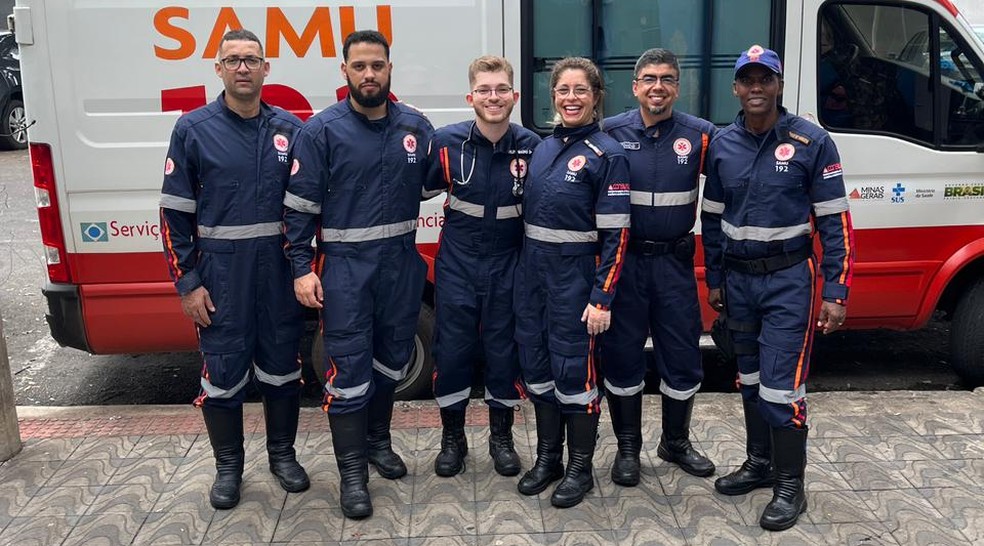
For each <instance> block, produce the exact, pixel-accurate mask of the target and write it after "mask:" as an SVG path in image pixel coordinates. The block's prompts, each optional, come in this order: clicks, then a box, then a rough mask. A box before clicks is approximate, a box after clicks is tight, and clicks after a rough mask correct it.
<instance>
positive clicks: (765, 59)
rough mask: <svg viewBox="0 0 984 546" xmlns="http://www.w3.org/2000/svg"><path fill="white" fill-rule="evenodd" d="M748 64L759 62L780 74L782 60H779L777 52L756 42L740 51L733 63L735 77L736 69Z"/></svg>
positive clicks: (738, 69) (736, 74)
mask: <svg viewBox="0 0 984 546" xmlns="http://www.w3.org/2000/svg"><path fill="white" fill-rule="evenodd" d="M750 64H760V65H762V66H764V67H766V68H768V69H769V70H771V71H773V72H775V73H776V74H778V75H780V76H782V61H780V60H779V54H778V53H776V52H775V51H772V50H771V49H766V48H764V47H762V46H760V45H758V44H755V45H753V46H752V47H750V48H748V50H747V51H742V52H741V55H740V56H739V57H738V62H736V63H735V77H737V76H738V71H740V70H741V69H742V68H745V67H746V66H748V65H750Z"/></svg>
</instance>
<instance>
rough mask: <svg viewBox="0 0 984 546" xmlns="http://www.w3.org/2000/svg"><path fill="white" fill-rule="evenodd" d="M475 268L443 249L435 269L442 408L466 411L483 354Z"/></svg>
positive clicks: (437, 391) (437, 382)
mask: <svg viewBox="0 0 984 546" xmlns="http://www.w3.org/2000/svg"><path fill="white" fill-rule="evenodd" d="M472 261H474V260H472ZM474 268H475V265H474V264H473V263H469V261H468V260H464V259H463V258H462V257H461V256H458V253H456V252H455V251H454V247H453V245H444V244H442V245H441V248H440V250H438V254H437V260H436V262H435V265H434V275H435V284H434V310H435V312H436V320H435V324H434V340H433V354H434V377H433V390H434V398H435V399H436V400H437V404H438V406H439V407H441V408H449V409H453V410H456V411H458V410H464V409H465V407H466V406H467V405H468V397H469V395H470V394H471V384H472V376H473V373H474V367H475V362H476V361H477V359H478V356H479V355H478V350H479V337H478V336H479V322H480V320H479V307H480V302H479V299H478V296H477V295H476V294H475V282H474V281H473V280H472V275H473V274H474V271H473V270H474Z"/></svg>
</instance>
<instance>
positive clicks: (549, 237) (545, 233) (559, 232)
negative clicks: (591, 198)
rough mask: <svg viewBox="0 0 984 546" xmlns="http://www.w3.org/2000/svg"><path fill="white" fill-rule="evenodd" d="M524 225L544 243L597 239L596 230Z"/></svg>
mask: <svg viewBox="0 0 984 546" xmlns="http://www.w3.org/2000/svg"><path fill="white" fill-rule="evenodd" d="M525 227H526V236H527V237H529V238H530V239H535V240H537V241H543V242H544V243H594V242H597V241H598V232H597V231H573V230H569V229H551V228H545V227H540V226H536V225H533V224H525ZM538 394H539V393H538Z"/></svg>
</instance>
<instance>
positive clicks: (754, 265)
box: [747, 258, 767, 275]
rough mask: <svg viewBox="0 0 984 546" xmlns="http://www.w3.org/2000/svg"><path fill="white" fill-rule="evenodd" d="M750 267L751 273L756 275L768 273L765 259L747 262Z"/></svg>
mask: <svg viewBox="0 0 984 546" xmlns="http://www.w3.org/2000/svg"><path fill="white" fill-rule="evenodd" d="M747 263H748V265H749V269H750V270H751V271H750V273H752V274H754V275H764V274H765V273H766V272H767V268H766V267H765V259H763V258H759V259H757V260H751V261H749V262H747Z"/></svg>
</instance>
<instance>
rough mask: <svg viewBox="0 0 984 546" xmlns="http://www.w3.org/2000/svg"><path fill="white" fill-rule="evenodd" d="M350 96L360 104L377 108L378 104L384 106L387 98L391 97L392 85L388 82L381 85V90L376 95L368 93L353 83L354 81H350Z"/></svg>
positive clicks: (364, 106)
mask: <svg viewBox="0 0 984 546" xmlns="http://www.w3.org/2000/svg"><path fill="white" fill-rule="evenodd" d="M348 89H349V96H350V97H352V100H354V101H355V102H357V103H358V104H359V106H361V107H363V108H376V107H377V106H382V105H383V103H384V102H386V100H387V99H389V92H390V85H389V82H386V84H385V85H380V86H379V92H378V93H376V94H374V95H367V94H365V93H363V92H362V91H360V90H359V88H358V87H356V86H354V85H352V82H351V81H349V82H348Z"/></svg>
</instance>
